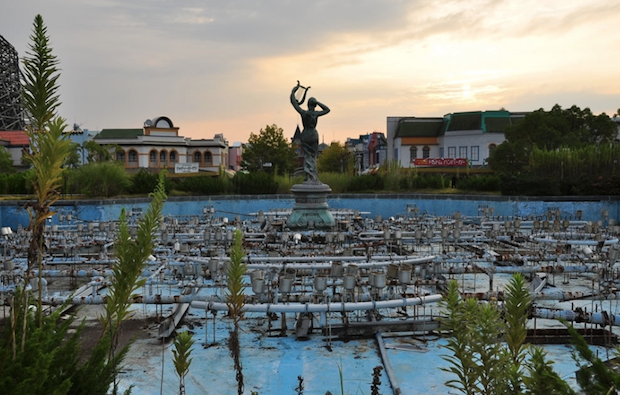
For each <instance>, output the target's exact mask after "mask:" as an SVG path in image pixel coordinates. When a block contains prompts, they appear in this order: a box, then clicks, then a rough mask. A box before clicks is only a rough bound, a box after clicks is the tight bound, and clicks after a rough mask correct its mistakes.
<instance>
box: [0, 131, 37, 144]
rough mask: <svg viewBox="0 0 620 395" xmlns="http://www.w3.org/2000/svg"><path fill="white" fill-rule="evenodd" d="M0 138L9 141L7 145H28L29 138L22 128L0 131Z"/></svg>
mask: <svg viewBox="0 0 620 395" xmlns="http://www.w3.org/2000/svg"><path fill="white" fill-rule="evenodd" d="M0 139H2V140H7V141H9V145H13V146H16V145H30V139H29V138H28V135H27V134H26V132H24V131H22V130H5V131H0Z"/></svg>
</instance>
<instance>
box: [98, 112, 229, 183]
mask: <svg viewBox="0 0 620 395" xmlns="http://www.w3.org/2000/svg"><path fill="white" fill-rule="evenodd" d="M93 140H94V141H95V142H96V143H97V144H99V145H115V146H117V147H118V150H117V152H116V160H118V161H120V162H122V163H124V164H125V169H127V170H128V171H137V170H139V169H149V170H152V171H158V170H161V169H167V170H168V171H169V172H170V173H174V172H175V167H176V165H177V164H181V163H195V164H197V166H196V167H197V169H198V171H200V172H209V173H212V174H219V171H220V169H221V168H224V169H225V168H226V167H227V164H228V142H227V141H226V139H225V138H224V136H223V135H222V134H216V135H215V137H214V138H213V139H200V140H192V139H191V138H189V137H183V136H181V135H179V128H178V127H175V126H174V124H173V123H172V121H171V120H170V118H167V117H157V118H154V119H152V120H150V119H147V120H146V121H145V122H144V126H143V127H142V128H139V129H102V130H101V132H99V134H97V135H96V136H95V138H94V139H93Z"/></svg>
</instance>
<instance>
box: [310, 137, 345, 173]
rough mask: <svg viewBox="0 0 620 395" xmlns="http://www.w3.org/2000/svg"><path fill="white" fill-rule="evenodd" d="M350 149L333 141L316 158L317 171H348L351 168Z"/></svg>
mask: <svg viewBox="0 0 620 395" xmlns="http://www.w3.org/2000/svg"><path fill="white" fill-rule="evenodd" d="M352 156H353V155H352V154H351V151H349V150H348V149H347V147H345V146H344V145H341V144H340V143H339V142H337V141H335V142H333V143H331V145H330V146H329V147H328V148H327V149H326V150H325V151H323V152H322V153H321V154H320V155H319V158H318V167H319V171H320V172H323V173H348V172H349V171H350V170H351V169H350V168H349V165H350V163H351V157H352Z"/></svg>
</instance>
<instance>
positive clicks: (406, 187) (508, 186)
mask: <svg viewBox="0 0 620 395" xmlns="http://www.w3.org/2000/svg"><path fill="white" fill-rule="evenodd" d="M320 178H321V180H322V181H323V182H325V183H327V184H328V185H330V187H331V188H332V191H333V193H346V192H366V193H373V192H416V191H429V190H430V191H433V190H441V189H445V188H454V189H456V190H457V191H460V192H467V193H476V192H501V193H502V194H503V195H528V196H558V195H566V196H571V195H573V196H574V195H620V176H619V175H611V176H598V177H587V176H585V175H584V176H582V177H579V178H571V179H563V180H560V179H558V178H555V177H541V176H538V175H532V174H529V173H522V174H503V175H501V176H497V175H471V176H467V175H465V176H463V175H460V176H459V175H442V174H426V173H423V174H418V173H415V172H413V173H412V172H398V173H391V174H381V173H379V174H374V175H360V176H350V175H347V174H339V173H338V174H336V173H330V174H321V175H320ZM31 180H32V172H31V171H27V172H23V173H14V174H0V194H2V195H24V194H32V192H33V190H32V181H31ZM157 180H158V174H156V173H151V172H148V171H146V170H141V171H139V172H138V173H135V174H133V175H130V174H128V173H127V172H125V171H124V169H123V168H122V167H121V166H119V165H117V164H114V163H93V164H90V165H86V166H82V167H81V168H78V169H73V170H68V171H67V172H66V173H65V176H64V183H63V186H62V188H61V193H62V194H64V195H66V194H79V195H84V196H86V197H111V196H117V195H146V194H148V193H150V192H152V191H153V190H154V188H155V185H156V184H157ZM301 181H302V180H301V179H299V178H295V179H292V178H289V177H288V176H286V177H274V176H272V175H270V174H268V173H265V172H258V173H249V174H244V173H237V174H236V175H235V176H234V177H233V178H230V179H229V178H227V177H207V176H202V175H197V176H190V177H183V178H173V177H166V181H165V182H166V192H167V193H168V194H171V193H173V191H176V193H178V194H188V195H223V194H239V195H255V194H274V193H288V191H290V186H291V185H292V184H293V183H297V182H301Z"/></svg>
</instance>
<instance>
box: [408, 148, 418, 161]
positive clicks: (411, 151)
mask: <svg viewBox="0 0 620 395" xmlns="http://www.w3.org/2000/svg"><path fill="white" fill-rule="evenodd" d="M417 157H418V149H417V148H416V147H415V146H414V147H411V148H409V162H413V161H414V160H415V159H416V158H417Z"/></svg>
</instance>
